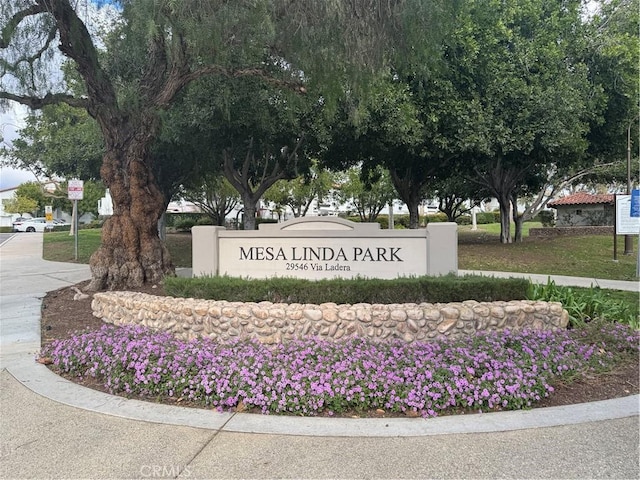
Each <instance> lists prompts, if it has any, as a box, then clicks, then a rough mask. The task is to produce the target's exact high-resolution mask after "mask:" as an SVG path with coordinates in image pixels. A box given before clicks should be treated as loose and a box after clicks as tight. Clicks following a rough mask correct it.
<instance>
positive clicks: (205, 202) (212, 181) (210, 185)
mask: <svg viewBox="0 0 640 480" xmlns="http://www.w3.org/2000/svg"><path fill="white" fill-rule="evenodd" d="M183 196H184V199H185V200H188V201H190V202H193V203H194V204H195V205H197V206H198V207H200V209H201V210H202V212H204V213H205V214H207V215H208V216H209V218H211V220H213V223H214V225H219V226H224V224H225V219H226V218H227V215H228V214H229V213H231V212H232V211H233V209H234V208H235V207H236V205H238V203H239V202H240V195H239V194H238V191H237V190H236V189H235V188H233V186H232V185H231V184H230V183H229V181H228V180H227V179H226V178H224V177H223V176H222V175H220V174H207V175H203V176H202V177H200V181H199V182H197V183H192V184H191V186H190V187H189V188H188V189H186V190H184V191H183Z"/></svg>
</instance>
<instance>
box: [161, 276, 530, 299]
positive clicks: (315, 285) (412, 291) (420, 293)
mask: <svg viewBox="0 0 640 480" xmlns="http://www.w3.org/2000/svg"><path fill="white" fill-rule="evenodd" d="M528 286H529V282H528V281H527V280H525V279H518V278H509V279H498V278H490V277H481V276H471V275H470V276H464V277H458V276H455V275H448V276H443V277H426V276H425V277H412V278H397V279H393V280H382V279H362V278H357V279H332V280H303V279H298V278H269V279H255V280H249V279H241V278H235V277H225V276H223V277H197V278H178V277H171V278H167V279H166V280H165V290H166V292H167V294H169V295H173V296H177V297H185V298H190V297H193V298H204V299H215V300H228V301H240V302H261V301H270V302H275V303H278V302H285V303H315V304H320V303H325V302H335V303H348V304H355V303H421V302H429V303H448V302H461V301H464V300H470V299H473V300H477V301H479V302H489V301H497V300H504V301H509V300H516V299H524V298H526V295H527V289H528Z"/></svg>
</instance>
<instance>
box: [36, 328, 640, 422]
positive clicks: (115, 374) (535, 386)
mask: <svg viewBox="0 0 640 480" xmlns="http://www.w3.org/2000/svg"><path fill="white" fill-rule="evenodd" d="M599 333H600V334H601V335H599V336H598V337H597V338H598V340H597V341H594V340H593V335H592V334H588V333H586V332H585V331H580V330H573V331H567V332H537V331H536V332H534V331H528V332H519V333H509V332H501V333H491V334H486V335H477V336H473V337H469V338H468V339H466V340H464V341H461V340H458V341H438V342H429V343H414V344H406V343H403V342H401V341H390V342H385V343H374V342H371V341H368V340H366V339H363V338H351V339H348V340H346V341H344V342H339V343H338V342H330V341H326V340H321V339H317V338H309V339H305V340H300V341H296V342H292V343H289V344H286V345H278V346H276V347H267V346H264V345H261V344H260V343H257V342H252V341H238V342H234V343H228V344H218V343H214V342H213V341H210V340H207V339H199V340H193V341H190V342H184V341H180V340H177V339H175V338H174V337H173V336H172V335H170V334H167V333H158V332H152V331H151V330H147V329H144V328H140V327H114V326H111V325H109V326H104V327H103V328H102V329H100V330H99V331H95V332H91V333H84V334H78V335H76V336H74V337H72V338H70V339H67V340H61V341H56V342H53V343H51V344H50V345H48V346H46V347H44V348H43V350H42V352H41V356H43V357H50V358H51V359H52V360H53V363H54V366H55V367H56V368H57V369H58V370H59V371H60V372H62V373H65V374H69V375H73V376H77V377H94V378H95V379H97V380H99V381H100V382H102V383H103V384H104V386H105V387H106V388H107V389H108V390H109V391H110V392H111V393H114V394H123V395H143V396H151V397H156V398H167V397H173V398H183V399H185V400H189V401H191V402H193V403H196V404H200V405H202V406H206V407H214V408H218V409H219V410H228V409H232V408H233V407H235V406H237V405H238V404H239V402H242V403H243V404H244V405H245V406H246V407H247V408H256V409H259V410H260V411H262V412H263V413H288V414H296V415H318V414H328V415H333V414H335V413H341V412H347V411H354V410H355V411H368V410H375V409H383V410H385V411H390V412H406V411H413V412H417V414H419V415H422V416H424V417H432V416H436V415H438V414H442V413H447V411H448V412H451V411H454V410H456V409H460V408H463V409H464V408H472V409H474V410H476V411H490V410H503V409H504V410H506V409H520V408H526V407H528V406H531V405H532V404H533V403H534V402H536V401H538V400H540V399H541V398H543V397H546V396H548V395H549V393H550V392H552V391H553V387H552V386H551V385H550V383H552V379H553V378H554V377H558V376H564V375H568V374H575V373H576V372H583V371H588V370H590V369H594V368H601V367H606V366H607V365H608V364H610V363H611V362H613V361H614V359H615V357H616V354H617V353H618V352H634V353H637V352H638V345H639V340H640V335H639V334H638V332H636V331H633V330H632V329H630V328H628V327H626V326H624V325H619V324H618V325H617V324H610V325H608V326H604V327H602V330H601V331H600V332H599ZM603 338H606V341H604V340H601V339H603Z"/></svg>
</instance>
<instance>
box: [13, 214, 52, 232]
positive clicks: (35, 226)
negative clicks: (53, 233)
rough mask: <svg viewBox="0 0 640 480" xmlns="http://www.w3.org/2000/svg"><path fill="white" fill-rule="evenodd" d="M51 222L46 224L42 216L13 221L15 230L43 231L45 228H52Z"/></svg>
mask: <svg viewBox="0 0 640 480" xmlns="http://www.w3.org/2000/svg"><path fill="white" fill-rule="evenodd" d="M52 228H53V224H48V223H47V219H46V218H44V217H37V218H28V219H26V220H22V221H18V222H14V223H13V230H14V231H15V232H44V231H45V230H46V229H52Z"/></svg>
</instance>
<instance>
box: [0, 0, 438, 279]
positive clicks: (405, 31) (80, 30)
mask: <svg viewBox="0 0 640 480" xmlns="http://www.w3.org/2000/svg"><path fill="white" fill-rule="evenodd" d="M447 3H448V2H442V4H443V5H446V4H447ZM118 5H119V7H120V8H121V10H120V16H121V18H120V22H119V24H118V25H117V27H116V30H115V31H114V32H113V33H112V35H111V36H110V37H109V38H108V39H107V40H106V41H105V45H106V47H107V49H106V51H105V52H100V51H99V49H98V48H97V45H99V44H98V43H96V39H95V38H94V37H93V36H92V35H91V34H90V32H89V30H88V28H87V26H86V25H85V23H84V22H83V19H82V17H81V15H79V14H78V12H77V11H76V9H75V8H74V4H73V3H72V2H70V1H69V0H14V1H11V2H2V4H1V7H0V51H1V52H2V56H1V57H0V69H1V73H2V77H1V78H2V80H1V84H0V99H2V100H5V101H13V102H18V103H21V104H24V105H27V106H29V107H30V108H32V109H40V108H43V107H45V106H47V105H51V104H54V103H66V104H68V105H70V106H73V107H79V108H83V109H85V110H86V111H87V112H88V113H89V115H90V116H92V117H93V118H94V119H95V120H96V121H97V123H98V125H99V128H100V131H101V134H102V136H103V140H104V149H105V153H104V156H103V158H102V164H101V167H100V174H101V178H102V180H103V182H104V184H105V185H106V186H107V187H108V188H109V189H110V191H111V195H112V198H113V202H114V215H113V216H112V217H111V218H110V219H109V220H108V221H107V222H105V224H104V227H103V231H102V244H101V246H100V248H99V249H98V250H97V251H96V252H95V253H94V255H93V256H92V257H91V261H90V266H91V272H92V281H91V284H90V285H89V288H90V289H94V290H96V289H105V288H108V289H117V288H127V287H137V286H140V285H142V284H144V283H146V282H154V283H155V282H158V281H160V280H162V278H163V277H164V276H165V275H166V274H171V273H173V266H172V263H171V260H170V257H169V254H168V251H167V249H166V247H165V246H164V244H163V243H162V242H161V240H160V239H159V237H158V231H157V224H158V219H159V218H160V217H161V215H162V213H163V211H164V205H165V201H166V199H165V198H164V197H163V193H162V191H161V189H160V188H159V185H158V180H157V179H156V177H155V175H154V173H153V164H154V155H153V154H152V147H153V145H154V140H156V138H157V136H158V132H159V131H160V128H161V117H162V115H161V112H162V111H163V110H166V109H169V108H170V107H171V106H172V105H173V104H174V102H175V101H176V99H177V97H178V96H179V95H180V93H181V91H182V90H183V89H184V88H185V86H187V85H189V84H190V83H191V82H193V81H194V80H196V79H198V78H201V77H204V76H211V75H218V76H227V77H242V76H251V77H259V78H262V79H264V80H265V81H268V82H270V83H272V84H278V85H281V86H283V87H286V88H291V89H296V88H297V89H300V90H302V87H301V84H302V82H303V80H307V79H312V80H314V81H320V80H323V79H331V78H334V79H337V78H339V79H340V81H339V82H338V81H336V82H334V84H335V85H337V84H340V85H342V84H343V80H344V77H345V74H346V75H347V76H348V77H350V78H352V77H353V75H352V74H353V73H355V72H357V71H364V72H371V71H372V70H374V69H375V68H376V67H377V66H379V65H381V64H384V63H385V61H386V60H387V58H388V55H389V51H390V50H389V48H388V47H389V45H391V44H393V45H394V52H399V51H406V52H408V53H409V54H410V56H411V55H414V54H416V53H420V52H424V51H425V48H423V47H422V45H425V43H426V42H425V37H428V36H429V35H430V33H431V32H432V31H434V30H435V28H434V27H435V25H436V22H434V17H439V16H440V15H441V13H442V9H443V8H445V7H439V5H438V3H437V2H436V1H435V0H432V1H427V0H392V1H386V0H385V1H382V0H350V1H344V2H291V1H288V0H257V1H256V0H253V1H243V0H238V1H234V2H228V1H222V0H219V1H218V0H211V1H207V2H200V1H195V0H184V1H181V2H175V1H170V0H123V1H121V2H119V3H118ZM416 45H418V46H420V48H414V47H415V46H416ZM56 52H59V53H61V54H62V55H63V56H64V57H66V58H67V59H68V60H69V61H70V62H72V64H73V65H74V66H75V69H76V70H77V73H78V78H79V79H80V80H81V83H82V87H83V88H84V93H83V94H82V95H72V94H71V93H69V91H70V90H69V89H68V88H64V87H63V88H57V89H56V88H55V87H56V85H53V84H54V83H59V82H51V81H50V80H51V70H52V69H51V61H52V59H55V57H56ZM265 56H271V58H273V57H275V58H282V59H285V60H286V62H288V63H289V64H291V65H292V68H291V69H280V70H279V73H278V74H274V73H273V72H272V71H268V69H265V68H264V59H265ZM414 60H415V59H414ZM362 66H365V67H366V68H365V69H364V70H362V69H361V67H362ZM314 67H315V68H314ZM300 71H303V72H305V73H304V75H305V76H304V77H303V76H300V75H298V74H294V72H300ZM314 75H315V76H314ZM54 76H55V75H54ZM329 83H331V82H329ZM177 168H179V167H178V166H177Z"/></svg>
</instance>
